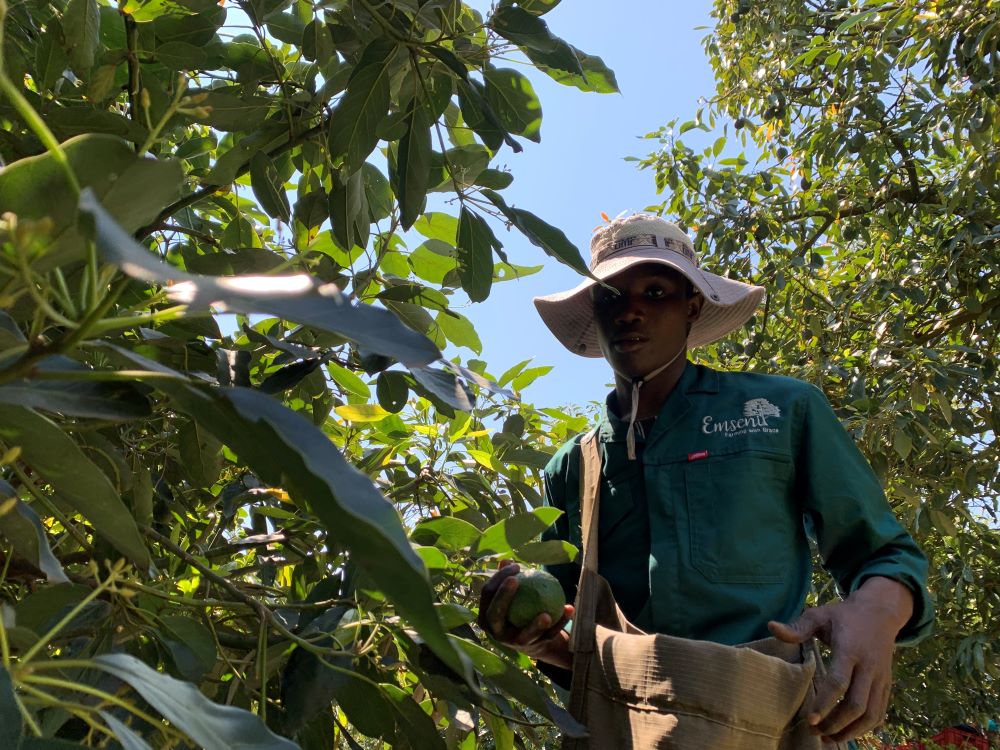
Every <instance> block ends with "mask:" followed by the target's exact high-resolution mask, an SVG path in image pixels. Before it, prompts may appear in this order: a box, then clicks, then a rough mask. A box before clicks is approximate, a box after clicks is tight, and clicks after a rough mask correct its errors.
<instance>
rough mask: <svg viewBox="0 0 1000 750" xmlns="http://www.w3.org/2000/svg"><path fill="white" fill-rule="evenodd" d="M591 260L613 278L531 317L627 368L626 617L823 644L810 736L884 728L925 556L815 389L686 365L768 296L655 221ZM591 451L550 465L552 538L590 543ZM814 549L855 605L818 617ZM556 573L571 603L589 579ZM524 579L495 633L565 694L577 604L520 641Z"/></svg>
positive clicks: (697, 631)
mask: <svg viewBox="0 0 1000 750" xmlns="http://www.w3.org/2000/svg"><path fill="white" fill-rule="evenodd" d="M591 256H592V261H591V271H592V274H593V276H594V277H596V278H597V279H600V280H601V283H599V282H597V281H595V280H594V279H587V280H586V281H584V282H583V283H581V284H580V285H579V286H577V287H576V288H575V289H573V290H570V291H569V292H564V293H561V294H555V295H551V296H548V297H541V298H538V299H536V300H535V304H536V307H537V309H538V311H539V313H540V314H541V316H542V319H543V320H544V321H545V323H546V325H547V326H548V327H549V329H550V330H551V331H552V332H553V333H554V334H555V335H556V337H557V338H558V339H559V341H560V342H561V343H563V344H564V345H565V346H566V347H567V348H569V349H570V350H571V351H573V352H575V353H577V354H580V355H582V356H589V357H598V356H603V357H604V358H605V359H606V360H607V362H608V363H609V365H610V366H611V368H612V370H613V371H614V373H615V390H614V392H613V393H612V394H611V395H610V396H609V397H608V400H607V408H606V411H605V414H604V416H603V418H602V419H601V421H600V424H599V425H598V431H597V434H598V440H599V443H600V452H601V455H602V483H601V489H600V503H601V504H600V516H599V521H598V526H599V544H598V548H599V553H598V557H597V559H598V561H599V566H600V570H599V572H600V574H601V575H602V576H603V577H604V578H605V579H607V581H608V583H609V584H610V586H611V589H612V592H613V593H614V596H615V599H616V600H617V602H618V604H619V606H620V607H621V609H622V611H623V612H624V614H625V615H626V616H627V617H628V618H629V620H631V621H632V622H633V623H634V624H635V625H637V626H638V627H640V628H642V629H643V630H645V631H646V632H650V633H653V632H655V633H665V634H668V635H672V636H678V637H682V638H689V639H698V640H709V641H715V642H717V643H723V644H727V645H735V644H738V643H744V642H748V641H753V640H757V639H760V638H765V637H767V636H768V635H769V634H771V635H773V636H774V637H776V638H778V639H780V640H782V641H786V642H788V643H804V642H806V641H808V640H809V639H811V638H813V637H818V638H820V639H822V640H823V641H825V642H826V643H827V644H829V645H830V646H831V649H832V654H833V656H832V661H831V664H830V667H829V670H828V672H827V673H826V675H825V676H823V677H821V678H818V682H817V690H816V692H815V694H814V695H813V696H812V697H811V698H810V699H809V702H808V704H807V706H806V716H807V720H808V722H809V723H810V725H811V726H812V727H813V731H814V733H816V734H819V735H822V736H823V738H824V739H825V740H829V741H837V742H841V741H845V740H848V739H850V738H853V737H857V736H859V735H861V734H863V733H865V732H867V731H869V730H871V729H873V728H874V727H876V726H877V725H878V724H880V723H881V722H882V720H883V719H884V716H885V711H886V708H887V706H888V701H889V691H890V687H891V668H892V653H893V649H894V645H895V643H897V642H908V641H914V640H917V639H919V638H921V637H923V636H924V635H926V634H927V633H928V632H929V630H930V626H931V621H932V618H933V610H932V605H931V603H930V600H929V598H928V596H927V593H926V589H925V584H926V574H927V563H926V559H925V558H924V556H923V555H922V553H921V552H920V550H919V549H918V548H917V547H916V545H915V544H914V542H913V540H912V539H911V538H910V537H909V536H908V535H907V534H906V533H905V531H904V530H903V529H902V528H901V527H900V525H899V523H898V522H897V521H896V519H895V518H894V516H893V515H892V512H891V510H890V509H889V506H888V504H887V503H886V501H885V497H884V495H883V493H882V490H881V488H880V486H879V484H878V482H877V480H876V478H875V476H874V474H873V473H872V471H871V469H870V467H869V466H868V464H867V462H866V461H865V460H864V458H863V457H862V455H861V454H860V452H859V451H858V450H857V448H856V447H855V445H854V443H853V441H852V440H851V439H850V437H849V436H848V435H847V433H846V432H845V431H844V430H843V428H842V427H841V426H840V424H839V422H838V421H837V419H836V416H835V415H834V413H833V411H832V410H831V409H830V407H829V404H828V403H827V401H826V399H825V398H824V397H823V395H822V393H821V392H820V391H819V390H818V389H816V388H815V387H813V386H811V385H808V384H806V383H803V382H801V381H797V380H794V379H791V378H785V377H780V376H768V375H760V374H756V373H725V372H718V371H715V370H711V369H709V368H707V367H703V366H696V365H694V364H692V363H689V362H688V361H687V359H686V356H685V355H686V351H687V349H688V348H689V347H691V348H694V347H697V346H701V345H705V344H708V343H711V342H712V341H715V340H717V339H719V338H721V337H722V336H724V335H726V334H727V333H729V332H731V331H733V330H736V329H738V328H739V327H740V326H742V325H743V324H744V323H745V322H746V320H747V319H749V317H750V316H751V315H752V314H753V311H754V309H755V308H756V307H757V305H758V304H759V302H760V300H761V299H762V297H763V294H764V289H763V288H761V287H755V286H751V285H749V284H743V283H741V282H738V281H734V280H731V279H726V278H723V277H720V276H717V275H715V274H711V273H708V272H706V271H703V270H702V269H700V268H699V267H698V261H697V258H696V255H695V252H694V247H693V245H692V243H691V241H690V239H689V238H688V237H687V235H686V234H685V233H684V232H683V231H682V230H681V229H680V228H679V227H677V226H676V225H674V224H671V223H669V222H666V221H664V220H662V219H660V218H657V217H654V216H649V215H636V216H632V217H628V218H625V219H616V220H614V221H612V222H610V223H609V224H607V225H605V226H603V227H601V228H600V229H599V230H598V231H597V232H596V233H595V236H594V238H593V241H592V243H591ZM579 441H580V438H579V437H578V438H576V439H575V440H573V441H571V442H570V443H569V444H567V445H566V446H563V448H562V449H560V450H559V451H558V452H557V453H556V455H555V456H554V457H553V459H552V461H551V462H550V463H549V465H548V467H547V468H546V471H545V479H546V501H547V502H548V503H549V504H550V505H553V506H555V507H557V508H560V509H562V510H564V511H565V513H564V515H563V516H561V517H560V519H559V520H558V521H557V522H556V524H555V526H554V528H553V529H550V530H549V531H548V532H547V534H546V538H562V539H568V540H569V541H571V542H573V543H575V544H577V545H579V544H580V505H579V481H580V447H579ZM809 537H812V538H814V539H815V541H816V543H817V544H818V547H819V551H820V553H821V555H822V557H823V560H824V564H825V567H826V568H827V569H828V570H829V571H830V573H831V574H832V575H833V576H834V578H835V579H836V581H837V583H838V585H839V587H840V590H841V592H842V593H843V594H844V595H845V598H844V599H843V600H842V601H839V602H836V603H833V604H828V605H825V606H822V607H817V608H813V609H807V610H805V611H804V612H803V607H804V602H805V597H806V594H807V592H808V591H809V587H810V580H811V555H810V550H809V542H808V538H809ZM550 571H551V572H552V573H553V574H554V575H556V576H557V577H558V578H559V579H560V581H561V583H562V584H563V587H564V588H565V589H566V592H567V595H568V597H569V598H570V599H571V597H572V596H573V594H574V591H575V586H576V581H577V576H578V571H579V568H578V566H576V565H563V566H552V567H551V568H550ZM516 572H517V566H516V565H505V566H504V567H502V568H501V570H500V571H498V572H497V573H496V574H495V575H494V576H493V577H492V578H491V579H490V581H489V582H488V583H487V584H486V586H485V587H484V589H483V597H482V601H481V608H480V612H481V614H480V624H481V625H483V627H484V628H485V629H486V630H487V631H488V632H489V633H490V634H491V635H492V636H493V637H494V638H497V639H498V640H499V641H501V642H504V643H506V644H509V645H511V646H514V647H515V648H518V649H520V650H522V651H523V652H525V653H527V654H529V655H530V656H532V657H534V658H536V659H538V660H539V661H540V662H541V663H542V668H543V669H544V670H545V671H547V672H548V673H549V674H551V675H552V676H553V678H554V679H556V680H557V681H565V673H563V674H562V675H560V674H559V671H560V669H567V668H569V666H570V663H571V655H570V652H569V649H568V642H569V634H568V633H567V632H566V630H565V629H564V625H565V624H566V622H567V621H568V620H569V619H571V618H572V615H573V607H572V606H571V605H567V606H566V610H565V614H564V616H563V618H562V619H561V620H560V621H559V622H555V623H553V622H552V621H551V619H550V618H549V617H548V615H544V614H543V615H540V616H539V617H538V618H537V619H536V620H535V622H534V623H532V624H531V625H529V626H528V627H527V628H524V629H522V630H518V629H515V628H513V627H512V626H511V625H510V624H509V623H507V622H506V611H507V606H508V604H509V602H510V600H511V598H512V596H513V594H514V591H515V590H516V580H513V579H512V576H513V574H514V573H516Z"/></svg>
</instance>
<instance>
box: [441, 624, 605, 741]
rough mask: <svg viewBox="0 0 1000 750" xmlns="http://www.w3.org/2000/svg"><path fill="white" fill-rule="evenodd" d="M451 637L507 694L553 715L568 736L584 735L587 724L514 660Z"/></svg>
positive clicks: (484, 673) (490, 679)
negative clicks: (554, 700) (575, 716)
mask: <svg viewBox="0 0 1000 750" xmlns="http://www.w3.org/2000/svg"><path fill="white" fill-rule="evenodd" d="M452 641H453V642H454V643H455V644H456V645H457V646H458V647H459V648H461V649H462V650H463V651H464V652H465V653H466V654H467V655H468V656H469V658H471V659H472V663H473V664H475V665H476V667H477V668H478V669H479V671H480V673H481V674H482V675H483V676H484V677H485V678H486V679H487V680H489V681H490V682H492V683H493V684H494V685H496V686H497V687H498V688H499V689H500V690H501V691H502V692H503V693H504V694H506V695H510V696H512V697H513V698H515V699H517V700H519V701H520V702H521V703H523V704H524V705H526V706H527V707H528V708H530V709H532V710H533V711H535V712H536V713H539V714H541V715H542V716H547V717H548V718H550V719H551V720H552V721H553V722H554V723H555V725H556V726H558V727H559V729H560V730H562V733H563V734H564V735H565V736H567V737H585V736H587V728H586V727H585V726H583V725H582V724H580V722H578V721H577V720H576V719H574V718H573V717H572V716H571V715H570V713H569V711H567V710H566V709H564V708H562V707H561V706H557V705H556V704H555V703H553V702H552V700H551V699H550V698H549V697H548V696H547V695H546V694H545V691H544V690H543V689H542V687H541V685H539V684H538V683H537V682H536V681H535V680H534V679H532V678H531V677H530V676H529V675H527V674H525V673H524V672H522V671H521V670H520V669H518V668H517V666H515V665H514V664H511V663H510V662H508V661H507V660H506V659H504V658H502V657H500V656H497V655H496V654H494V653H493V652H492V651H489V650H488V649H485V648H483V647H482V646H480V645H479V644H476V643H472V642H471V641H467V640H465V639H463V638H458V637H457V636H452Z"/></svg>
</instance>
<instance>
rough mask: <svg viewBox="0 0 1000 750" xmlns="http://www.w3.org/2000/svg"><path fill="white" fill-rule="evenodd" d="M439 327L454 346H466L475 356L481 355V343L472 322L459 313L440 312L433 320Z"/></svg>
mask: <svg viewBox="0 0 1000 750" xmlns="http://www.w3.org/2000/svg"><path fill="white" fill-rule="evenodd" d="M434 319H435V320H436V321H437V324H438V325H439V326H440V327H441V331H442V333H444V335H445V338H446V339H448V341H450V342H451V343H453V344H454V345H455V346H466V347H468V348H469V349H471V350H472V351H474V352H475V353H476V354H482V353H483V342H482V341H481V340H480V338H479V334H478V333H476V327H475V326H474V325H473V324H472V321H471V320H469V319H468V318H467V317H465V316H464V315H462V314H461V313H455V312H440V313H438V314H437V317H436V318H434Z"/></svg>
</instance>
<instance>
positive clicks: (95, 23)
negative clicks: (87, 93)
mask: <svg viewBox="0 0 1000 750" xmlns="http://www.w3.org/2000/svg"><path fill="white" fill-rule="evenodd" d="M62 26H63V33H64V34H65V36H66V51H67V52H68V53H69V61H70V64H71V65H72V66H73V70H74V71H76V73H77V74H79V75H81V76H86V75H87V74H88V73H89V72H90V69H91V68H92V67H94V55H95V54H96V53H97V49H98V47H100V45H101V17H100V11H99V9H98V6H97V0H69V5H67V6H66V11H65V12H64V13H63V17H62Z"/></svg>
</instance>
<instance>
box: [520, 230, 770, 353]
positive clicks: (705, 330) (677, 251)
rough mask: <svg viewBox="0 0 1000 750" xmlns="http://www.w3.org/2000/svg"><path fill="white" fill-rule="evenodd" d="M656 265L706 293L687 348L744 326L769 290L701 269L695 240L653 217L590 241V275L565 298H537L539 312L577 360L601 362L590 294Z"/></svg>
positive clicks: (563, 294)
mask: <svg viewBox="0 0 1000 750" xmlns="http://www.w3.org/2000/svg"><path fill="white" fill-rule="evenodd" d="M641 263H657V264H660V265H664V266H669V267H670V268H673V269H674V270H676V271H678V272H679V273H681V274H683V275H684V276H685V277H686V278H687V279H688V280H690V282H691V283H692V284H693V285H694V286H695V288H696V289H697V290H698V291H699V292H701V294H702V296H703V297H704V298H705V302H704V304H703V305H702V308H701V315H699V316H698V319H697V320H696V321H694V323H692V324H691V331H690V333H689V334H688V340H687V342H688V348H692V349H693V348H695V347H698V346H704V345H706V344H710V343H712V342H713V341H717V340H719V339H720V338H722V337H723V336H725V335H726V334H727V333H730V332H732V331H735V330H736V329H737V328H739V327H740V326H742V325H743V324H744V323H746V322H747V320H749V319H750V316H751V315H753V312H754V310H755V309H756V308H757V306H758V305H759V304H760V301H761V300H762V299H763V298H764V291H765V290H764V287H761V286H754V285H753V284H746V283H744V282H742V281H736V280H735V279H727V278H725V277H724V276H719V275H717V274H714V273H709V272H708V271H704V270H702V269H701V268H700V265H699V262H698V256H697V254H696V253H695V251H694V244H693V243H692V242H691V238H690V237H688V236H687V234H686V233H685V232H684V231H683V230H682V229H681V228H680V227H679V226H677V225H676V224H674V223H673V222H670V221H666V220H665V219H662V218H660V217H659V216H653V215H651V214H635V215H633V216H628V217H625V218H622V219H614V220H612V221H610V222H608V223H607V224H605V225H603V226H601V227H599V228H598V229H597V230H595V232H594V236H593V237H592V238H591V241H590V272H591V274H592V275H593V276H594V278H587V279H584V280H583V281H582V282H581V283H580V284H579V285H577V286H576V287H574V288H573V289H570V290H569V291H565V292H558V293H556V294H549V295H546V296H544V297H535V300H534V302H535V308H536V309H537V310H538V314H539V315H541V316H542V320H543V321H544V323H545V325H546V326H548V328H549V330H550V331H552V333H553V334H554V335H555V337H556V338H557V339H559V342H560V343H561V344H562V345H563V346H565V347H566V348H567V349H569V350H570V351H571V352H573V353H574V354H579V355H581V356H583V357H600V356H602V355H601V349H600V346H599V344H598V342H597V325H596V324H595V320H594V303H593V300H592V299H591V289H593V287H594V285H595V284H597V283H598V281H597V280H596V279H599V280H600V281H606V280H607V279H610V278H611V277H612V276H614V275H615V274H619V273H621V272H622V271H625V270H626V269H628V268H631V267H632V266H636V265H639V264H641Z"/></svg>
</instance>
